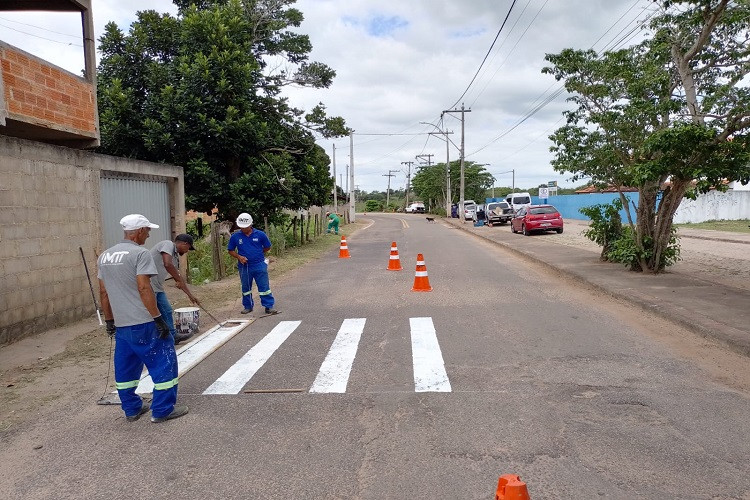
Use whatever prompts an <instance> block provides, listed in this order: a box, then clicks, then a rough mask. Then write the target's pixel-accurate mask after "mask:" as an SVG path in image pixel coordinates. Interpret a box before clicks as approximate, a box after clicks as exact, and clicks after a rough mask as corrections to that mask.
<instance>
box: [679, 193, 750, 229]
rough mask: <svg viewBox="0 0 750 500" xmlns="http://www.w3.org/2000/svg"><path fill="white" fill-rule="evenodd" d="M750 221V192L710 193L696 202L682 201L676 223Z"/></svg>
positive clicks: (701, 196)
mask: <svg viewBox="0 0 750 500" xmlns="http://www.w3.org/2000/svg"><path fill="white" fill-rule="evenodd" d="M739 219H750V191H744V190H743V191H727V192H726V193H720V192H719V191H709V192H708V193H706V194H703V195H700V196H699V197H698V198H697V199H696V200H688V199H684V200H682V203H680V208H678V209H677V212H675V214H674V222H676V223H679V224H682V223H685V222H694V223H695V222H705V221H707V220H739Z"/></svg>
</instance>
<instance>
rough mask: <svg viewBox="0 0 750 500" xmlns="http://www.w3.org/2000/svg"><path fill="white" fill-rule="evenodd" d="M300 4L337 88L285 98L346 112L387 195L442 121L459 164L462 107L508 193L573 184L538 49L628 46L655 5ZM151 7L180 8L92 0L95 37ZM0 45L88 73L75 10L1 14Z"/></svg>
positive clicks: (479, 150) (371, 175)
mask: <svg viewBox="0 0 750 500" xmlns="http://www.w3.org/2000/svg"><path fill="white" fill-rule="evenodd" d="M296 7H297V8H298V9H299V10H301V11H302V12H303V14H304V16H305V21H304V22H303V24H302V26H301V29H300V31H301V32H304V33H306V34H308V35H309V36H310V39H311V41H312V44H313V52H312V54H311V60H314V61H319V62H322V63H325V64H327V65H329V66H331V67H332V68H333V69H334V70H335V71H336V72H337V76H336V79H335V80H334V83H333V85H332V86H331V87H330V88H329V89H323V90H310V89H301V88H294V89H291V88H290V89H288V96H289V98H290V100H291V102H292V103H293V104H294V105H296V106H299V107H303V108H306V109H309V108H310V107H312V106H313V105H315V104H316V103H318V102H323V103H324V104H325V105H326V107H327V109H328V112H329V114H330V115H338V116H343V117H344V118H345V120H346V122H347V125H348V126H349V127H351V128H353V129H354V130H355V135H354V171H355V172H354V173H355V180H354V184H355V186H357V187H359V189H362V190H365V191H372V190H378V191H385V189H386V186H387V183H388V178H387V177H385V175H387V174H388V172H389V170H395V171H397V172H395V175H396V177H393V178H391V187H392V188H398V187H404V186H405V184H406V173H407V165H406V164H405V163H404V162H410V161H411V162H414V165H412V167H411V168H412V170H414V169H415V168H416V166H417V164H418V162H419V161H422V162H426V161H431V162H433V163H435V162H444V161H445V155H446V150H445V143H444V142H442V141H441V138H440V137H441V136H434V135H429V134H428V132H434V131H437V130H438V128H437V127H439V128H440V129H442V130H446V129H447V130H448V131H450V132H453V134H452V135H451V136H450V138H451V140H452V141H453V142H454V143H455V145H453V144H452V145H451V147H450V156H451V160H455V159H457V158H458V157H459V150H458V147H459V146H460V144H461V121H460V116H461V115H460V113H446V114H443V117H442V120H441V114H442V112H443V111H445V110H454V109H460V108H461V106H462V104H463V105H464V106H465V108H466V110H471V112H469V113H466V114H465V154H466V159H467V160H471V161H474V162H477V163H482V164H487V167H486V168H487V169H488V170H489V171H490V172H491V173H492V174H493V175H494V176H495V177H496V179H497V181H496V185H497V186H510V185H511V182H512V181H513V178H514V179H515V186H516V187H517V188H519V187H520V188H531V187H536V186H538V185H539V184H541V183H544V182H547V181H550V180H556V181H558V183H559V185H560V186H566V187H570V186H572V184H571V183H570V182H568V181H567V178H566V176H564V175H560V174H557V173H556V172H554V171H553V170H552V167H551V166H550V159H551V154H550V153H549V146H550V142H549V140H548V139H547V136H548V135H549V134H550V133H552V131H553V130H554V129H555V128H557V127H559V126H561V125H562V123H563V122H562V118H561V117H562V115H561V112H562V111H563V110H564V109H567V108H568V107H569V104H567V103H566V102H565V97H566V96H565V94H563V93H560V92H559V90H560V89H561V84H560V83H558V82H556V81H555V80H554V78H552V77H551V76H549V75H543V74H542V73H541V69H542V68H543V67H544V66H545V61H544V55H545V53H557V52H559V51H561V50H562V49H564V48H567V47H573V48H579V49H589V48H593V49H595V50H598V51H602V50H605V49H610V48H613V47H615V48H619V47H623V46H626V45H629V44H632V43H634V42H636V41H638V40H639V39H640V38H639V36H640V35H639V33H640V30H639V29H638V28H639V26H640V23H642V22H643V20H644V19H646V17H648V16H649V15H650V14H651V12H652V9H653V3H652V2H651V1H650V0H564V1H563V0H515V1H514V0H463V1H456V0H409V1H405V0H298V2H297V4H296ZM143 9H155V10H158V11H160V12H171V13H175V12H176V9H175V7H174V6H173V5H172V3H171V1H169V0H147V1H146V0H128V1H123V0H93V10H94V20H95V31H96V36H97V38H98V37H99V36H100V34H101V33H102V31H103V27H104V25H105V24H106V23H107V22H108V21H114V22H116V23H117V24H118V25H119V26H120V28H121V29H123V30H127V29H128V28H129V26H130V23H132V22H133V20H135V13H136V12H137V11H138V10H143ZM506 18H507V19H506ZM0 40H3V41H5V42H8V43H10V44H12V45H15V46H17V47H20V48H22V49H24V50H27V51H28V52H31V53H33V54H36V55H39V56H40V57H43V58H45V59H47V60H49V61H52V62H54V63H56V64H58V65H59V66H62V67H63V68H65V69H68V70H69V71H72V72H75V73H79V72H80V70H81V68H82V67H83V54H82V50H83V49H82V47H81V46H80V45H81V42H80V16H79V15H76V14H47V13H8V12H2V13H0ZM483 61H484V62H483ZM480 67H481V69H480ZM475 76H476V77H475ZM472 80H473V82H472ZM421 122H427V123H432V124H433V125H425V124H423V123H421ZM334 143H335V146H336V165H337V172H336V177H337V181H339V180H340V179H341V174H345V172H346V165H348V164H350V163H351V159H350V155H349V151H350V149H349V139H348V138H341V139H337V140H335V141H328V140H322V139H321V140H320V141H319V144H320V145H321V146H323V147H324V148H325V149H326V151H327V152H328V154H329V156H332V155H333V145H334ZM417 155H423V156H422V157H421V158H419V159H417V158H416V156H417ZM427 155H433V156H427ZM511 171H513V172H511ZM340 185H342V186H345V185H346V179H343V180H342V182H340Z"/></svg>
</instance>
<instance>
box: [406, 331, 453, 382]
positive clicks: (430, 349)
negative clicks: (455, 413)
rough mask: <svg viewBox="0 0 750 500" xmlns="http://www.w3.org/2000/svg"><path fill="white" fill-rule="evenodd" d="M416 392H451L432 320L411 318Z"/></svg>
mask: <svg viewBox="0 0 750 500" xmlns="http://www.w3.org/2000/svg"><path fill="white" fill-rule="evenodd" d="M409 324H410V326H411V350H412V358H413V362H414V391H415V392H451V383H450V381H449V380H448V373H446V371H445V363H444V362H443V354H442V353H441V352H440V344H438V339H437V335H436V333H435V325H434V324H433V323H432V318H409Z"/></svg>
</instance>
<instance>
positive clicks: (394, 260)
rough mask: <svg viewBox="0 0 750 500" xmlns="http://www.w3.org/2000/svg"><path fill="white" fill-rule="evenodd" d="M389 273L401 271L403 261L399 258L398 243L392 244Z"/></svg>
mask: <svg viewBox="0 0 750 500" xmlns="http://www.w3.org/2000/svg"><path fill="white" fill-rule="evenodd" d="M388 270H389V271H401V270H402V267H401V259H400V258H399V256H398V247H397V246H396V242H395V241H394V242H393V243H391V259H390V260H389V261H388Z"/></svg>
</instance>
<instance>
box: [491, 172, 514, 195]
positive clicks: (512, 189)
mask: <svg viewBox="0 0 750 500" xmlns="http://www.w3.org/2000/svg"><path fill="white" fill-rule="evenodd" d="M511 172H512V173H513V184H512V187H511V192H513V193H515V192H516V170H515V169H511V170H506V171H505V172H498V173H497V175H501V174H509V173H511ZM492 197H493V198H494V197H495V184H494V183H493V184H492Z"/></svg>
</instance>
